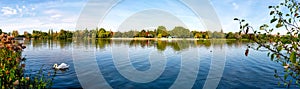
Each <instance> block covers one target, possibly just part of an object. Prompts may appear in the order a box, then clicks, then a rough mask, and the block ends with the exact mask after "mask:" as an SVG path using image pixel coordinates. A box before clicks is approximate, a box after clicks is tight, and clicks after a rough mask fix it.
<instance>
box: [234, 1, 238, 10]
mask: <svg viewBox="0 0 300 89" xmlns="http://www.w3.org/2000/svg"><path fill="white" fill-rule="evenodd" d="M232 6H233V9H234V10H237V9H239V5H237V4H236V3H235V2H233V3H232Z"/></svg>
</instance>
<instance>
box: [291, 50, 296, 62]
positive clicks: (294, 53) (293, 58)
mask: <svg viewBox="0 0 300 89" xmlns="http://www.w3.org/2000/svg"><path fill="white" fill-rule="evenodd" d="M290 61H291V62H292V63H296V52H292V53H291V54H290Z"/></svg>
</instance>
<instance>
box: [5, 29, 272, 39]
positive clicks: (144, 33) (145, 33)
mask: <svg viewBox="0 0 300 89" xmlns="http://www.w3.org/2000/svg"><path fill="white" fill-rule="evenodd" d="M0 30H1V29H0ZM7 34H8V35H11V36H14V37H20V38H26V39H57V40H65V39H95V38H196V39H212V38H216V39H238V40H241V39H249V38H250V37H252V36H253V34H244V33H242V32H228V33H224V32H223V30H221V31H219V32H218V31H213V32H212V31H191V30H189V29H187V28H184V27H181V26H176V27H174V29H172V30H167V29H166V27H164V26H158V27H157V29H153V30H143V29H142V30H140V31H136V30H130V31H125V32H120V31H117V32H113V31H108V30H106V29H104V28H100V29H99V28H96V29H92V30H88V29H85V30H76V31H69V30H64V29H61V30H60V31H55V32H54V31H53V30H52V29H50V30H48V31H46V32H43V31H37V30H33V31H32V32H31V33H29V32H27V31H25V32H24V33H23V35H20V34H19V33H18V31H17V30H14V31H12V32H8V33H7ZM270 36H274V35H270Z"/></svg>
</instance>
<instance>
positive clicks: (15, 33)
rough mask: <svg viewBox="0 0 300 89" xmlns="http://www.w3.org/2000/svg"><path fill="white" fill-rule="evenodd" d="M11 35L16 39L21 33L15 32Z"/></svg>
mask: <svg viewBox="0 0 300 89" xmlns="http://www.w3.org/2000/svg"><path fill="white" fill-rule="evenodd" d="M11 35H12V36H14V37H17V36H19V32H18V31H17V30H13V32H12V34H11Z"/></svg>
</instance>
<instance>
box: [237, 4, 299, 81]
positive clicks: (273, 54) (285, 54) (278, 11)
mask: <svg viewBox="0 0 300 89" xmlns="http://www.w3.org/2000/svg"><path fill="white" fill-rule="evenodd" d="M299 8H300V3H298V1H296V0H284V2H283V3H280V4H279V5H276V6H269V9H270V13H269V15H270V16H271V17H273V18H272V19H271V20H270V23H268V24H263V25H262V26H260V29H259V30H256V29H253V27H252V26H250V25H249V24H248V23H246V22H245V20H243V19H238V18H235V19H234V20H237V21H239V24H240V29H241V32H243V33H245V34H248V32H249V31H250V30H251V31H253V33H254V34H253V35H252V36H249V39H250V40H251V41H253V42H255V43H256V44H257V45H258V46H255V48H254V47H253V46H249V47H248V48H254V49H255V50H261V48H263V49H267V50H269V51H270V52H269V53H268V56H269V57H270V59H271V60H272V61H275V62H279V63H280V64H282V66H283V68H284V69H285V71H284V72H285V74H284V75H283V76H281V75H279V74H278V72H277V70H275V75H274V76H275V77H276V78H279V79H280V80H281V81H282V82H278V84H279V85H281V83H282V84H283V85H284V86H288V87H289V86H291V85H298V86H299V85H300V84H299V80H300V76H299V74H300V58H299V57H300V49H299V46H300V45H299V44H300V43H299V41H300V28H299V26H298V24H299V22H300V21H299V20H300V15H299ZM271 26H272V27H271ZM277 29H285V30H286V31H287V33H286V34H280V33H277V35H275V36H272V32H273V31H274V30H277ZM262 32H264V33H262ZM248 48H247V49H246V51H245V55H246V56H247V55H248V53H249V49H248Z"/></svg>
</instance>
